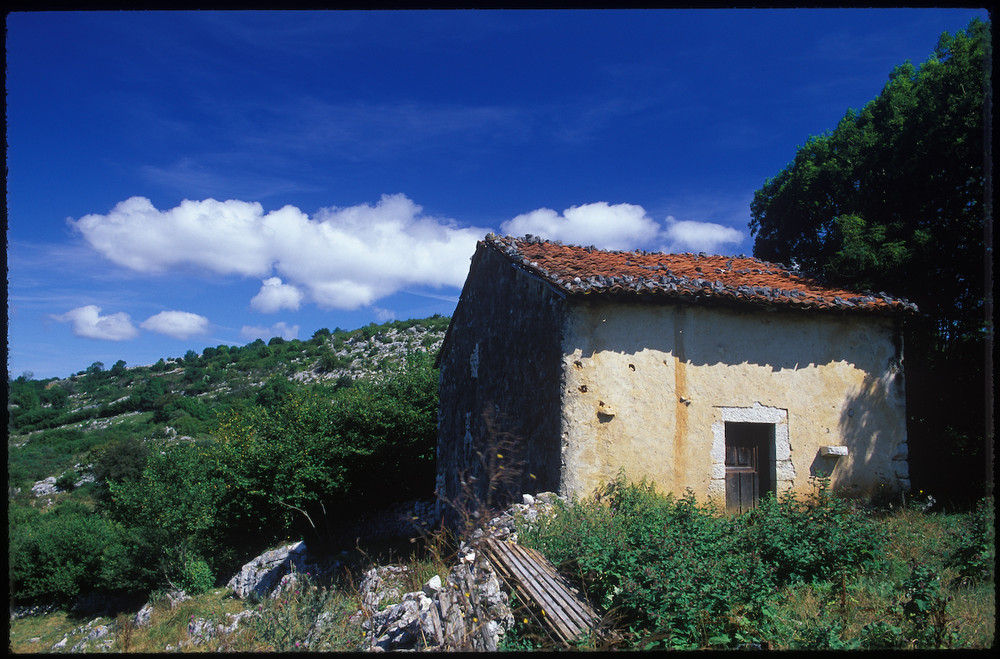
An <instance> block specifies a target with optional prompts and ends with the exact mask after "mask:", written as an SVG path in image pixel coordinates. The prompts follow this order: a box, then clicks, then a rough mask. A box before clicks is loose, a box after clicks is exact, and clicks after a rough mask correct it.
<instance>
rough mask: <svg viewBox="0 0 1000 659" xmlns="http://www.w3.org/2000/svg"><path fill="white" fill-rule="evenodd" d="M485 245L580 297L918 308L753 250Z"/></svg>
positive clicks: (525, 241) (501, 241)
mask: <svg viewBox="0 0 1000 659" xmlns="http://www.w3.org/2000/svg"><path fill="white" fill-rule="evenodd" d="M482 244H485V245H488V246H492V247H493V248H495V249H497V250H498V251H500V252H501V253H502V254H504V255H505V256H506V257H507V258H509V259H510V260H511V261H512V262H513V263H514V264H515V265H517V266H519V267H521V268H523V269H525V270H527V271H528V272H532V273H534V274H536V275H538V276H539V277H541V278H542V279H544V280H546V281H548V282H549V283H550V284H552V285H554V286H556V287H557V288H559V289H560V290H562V291H563V292H566V293H569V294H572V295H588V294H590V295H593V294H598V295H639V296H666V297H675V298H708V299H712V298H715V299H717V300H718V301H720V302H721V301H731V302H738V303H750V304H758V305H769V306H770V305H781V306H787V307H793V308H802V309H840V310H852V311H854V310H857V311H903V312H916V311H917V307H916V305H915V304H913V303H911V302H907V301H906V300H902V299H898V298H893V297H890V296H889V295H886V294H885V293H878V294H874V295H873V294H859V293H856V292H852V291H848V290H845V289H842V288H837V287H833V286H828V285H825V284H823V283H821V282H820V281H818V280H817V279H815V278H812V277H809V276H807V275H805V274H802V273H799V272H797V271H795V270H791V269H789V268H787V267H785V266H783V265H781V264H776V263H768V262H767V261H761V260H760V259H756V258H752V257H746V256H709V255H706V254H704V253H701V254H663V253H660V252H646V251H641V250H640V251H636V252H625V251H606V250H599V249H596V248H595V247H579V246H574V245H563V244H562V243H561V242H559V241H555V242H550V241H547V240H542V239H540V238H536V237H533V236H531V235H528V236H525V237H524V238H511V237H510V236H507V237H500V236H497V235H495V234H492V233H491V234H488V235H487V236H486V239H485V240H484V241H483V243H482Z"/></svg>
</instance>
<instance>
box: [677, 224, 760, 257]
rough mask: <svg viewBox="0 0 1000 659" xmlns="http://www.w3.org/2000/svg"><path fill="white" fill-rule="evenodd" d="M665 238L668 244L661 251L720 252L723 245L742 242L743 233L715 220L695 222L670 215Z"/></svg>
mask: <svg viewBox="0 0 1000 659" xmlns="http://www.w3.org/2000/svg"><path fill="white" fill-rule="evenodd" d="M663 238H664V240H665V241H666V244H665V245H664V246H663V247H662V248H661V250H660V251H664V252H708V253H710V254H718V253H720V249H721V247H722V246H723V245H728V244H739V243H740V242H742V241H743V234H742V233H741V232H740V231H738V230H736V229H733V228H732V227H727V226H724V225H722V224H716V223H714V222H695V221H693V220H677V219H675V218H673V217H668V218H667V224H666V227H665V228H664V231H663ZM722 251H725V250H722Z"/></svg>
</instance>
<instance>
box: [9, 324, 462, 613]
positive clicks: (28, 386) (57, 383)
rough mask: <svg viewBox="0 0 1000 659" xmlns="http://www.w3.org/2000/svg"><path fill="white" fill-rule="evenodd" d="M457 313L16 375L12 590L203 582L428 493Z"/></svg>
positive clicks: (71, 593) (12, 387) (32, 598)
mask: <svg viewBox="0 0 1000 659" xmlns="http://www.w3.org/2000/svg"><path fill="white" fill-rule="evenodd" d="M447 323H448V318H445V317H440V316H435V317H432V318H428V319H424V320H413V321H395V322H391V323H386V324H383V325H374V324H372V325H368V326H365V327H363V328H360V329H357V330H353V331H344V330H340V329H339V328H338V329H336V330H334V331H332V332H331V331H329V330H326V329H322V330H319V331H317V332H316V333H315V334H314V335H313V337H312V339H310V340H308V341H298V340H294V341H285V340H282V339H280V338H275V339H272V340H271V341H270V342H268V343H267V344H265V343H264V342H263V341H255V342H253V343H251V344H249V345H247V346H244V347H242V348H237V347H230V346H224V345H223V346H218V347H216V348H206V349H205V350H204V351H203V352H202V353H201V354H200V355H199V354H197V353H195V352H194V351H189V352H188V354H186V355H185V356H184V357H182V358H178V359H161V360H160V361H159V362H157V363H156V364H154V365H152V366H143V367H136V368H127V367H126V366H125V364H124V362H118V363H116V364H115V365H114V366H113V367H112V368H110V369H105V368H104V366H103V365H102V364H94V365H92V366H91V367H90V368H88V369H86V370H85V371H83V372H81V373H77V374H76V375H74V376H72V377H70V378H66V379H50V380H34V379H33V378H31V377H30V374H24V375H22V376H20V377H18V378H16V379H13V380H9V381H8V386H9V391H10V404H9V405H8V429H9V439H8V517H9V523H8V551H9V557H10V572H9V577H10V584H11V598H12V600H13V602H14V603H16V604H32V603H38V602H46V603H47V602H56V603H60V604H64V605H65V604H70V603H72V602H74V601H75V600H76V598H77V597H78V596H80V595H82V594H86V593H93V592H102V593H109V594H125V593H140V592H151V591H154V590H155V589H158V588H169V587H178V588H183V589H184V590H185V591H187V592H188V593H189V594H197V593H200V592H205V591H207V590H209V589H211V588H213V587H215V586H217V585H219V580H220V579H222V578H224V577H228V576H229V575H231V574H232V573H233V572H234V571H235V570H236V569H238V567H239V566H240V565H242V564H243V562H245V561H246V560H247V559H248V558H250V557H252V556H255V555H256V554H257V553H259V552H260V551H262V550H263V549H265V548H267V547H268V546H269V545H271V544H273V543H275V542H278V541H280V540H283V539H286V538H299V537H302V538H306V539H308V540H309V542H310V544H311V545H314V546H315V545H322V544H323V543H324V542H325V541H326V540H327V539H328V533H327V531H328V530H329V529H330V528H331V527H332V526H333V525H335V523H336V522H337V521H339V520H342V519H344V518H345V514H344V512H343V511H344V510H349V511H350V512H351V513H352V514H357V513H361V512H363V511H365V510H370V509H374V508H378V507H380V506H382V505H384V504H387V503H390V502H393V501H404V500H408V499H416V498H430V497H432V496H433V483H434V446H435V442H436V414H437V371H436V370H435V369H434V365H433V360H434V355H435V354H436V350H437V347H438V346H439V345H440V341H441V340H442V338H443V335H444V331H445V329H446V328H447ZM331 361H336V362H337V366H335V367H334V366H331V363H330V362H331ZM46 478H51V479H52V480H54V483H51V482H50V484H49V490H48V491H47V492H42V491H40V490H38V489H37V488H35V486H36V484H38V483H37V482H38V481H42V480H43V479H46ZM41 485H44V484H41ZM53 486H54V487H53ZM33 488H35V489H34V490H33ZM348 504H349V505H348ZM346 517H349V515H346Z"/></svg>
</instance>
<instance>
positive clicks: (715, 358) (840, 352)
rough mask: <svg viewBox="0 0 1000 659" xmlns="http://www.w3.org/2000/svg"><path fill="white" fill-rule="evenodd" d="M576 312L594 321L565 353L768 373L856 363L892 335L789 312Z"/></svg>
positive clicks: (862, 324)
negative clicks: (649, 354)
mask: <svg viewBox="0 0 1000 659" xmlns="http://www.w3.org/2000/svg"><path fill="white" fill-rule="evenodd" d="M678 310H679V313H676V315H675V312H677V311H678ZM583 311H584V313H585V315H587V316H589V317H590V318H592V319H593V320H594V322H593V324H592V326H591V327H590V328H589V330H588V329H583V330H582V331H581V333H580V335H577V336H576V337H574V338H575V341H573V342H567V343H566V344H565V345H564V349H565V351H566V352H567V353H568V354H572V353H573V351H574V350H575V349H579V350H580V352H581V354H582V355H583V356H584V357H591V356H593V355H594V354H595V353H597V352H600V351H611V352H618V353H621V354H626V355H631V354H637V353H639V352H642V351H644V350H654V351H657V352H662V353H670V354H673V355H675V356H676V357H678V358H679V359H681V360H682V361H685V362H687V363H689V364H692V365H695V366H705V365H715V364H727V365H739V364H751V365H755V366H762V367H766V368H769V369H770V370H771V371H772V372H778V371H783V370H797V369H804V368H807V367H810V366H819V365H826V364H830V363H835V362H839V361H843V362H845V363H848V364H852V365H855V366H861V365H862V363H864V362H867V361H869V360H870V359H872V358H873V357H874V355H875V354H876V353H877V352H878V351H879V342H878V341H877V340H876V338H877V337H878V336H879V335H881V334H882V333H883V332H888V333H890V334H891V333H892V332H893V331H894V330H893V329H892V327H891V326H887V325H883V324H881V323H879V322H876V323H872V322H870V321H871V320H872V319H862V318H856V317H845V316H837V315H833V314H828V315H823V314H808V313H803V312H795V311H771V312H764V311H759V310H753V311H738V310H731V309H718V308H712V309H706V308H700V307H692V308H683V307H680V308H678V307H669V308H657V307H655V306H645V305H625V304H622V305H611V306H609V307H607V308H604V307H600V306H593V307H589V308H587V307H584V308H583ZM602 318H607V319H611V318H614V319H615V320H616V321H618V322H613V323H612V322H604V321H602V320H601V319H602ZM629 318H631V319H632V321H629V320H627V319H629ZM882 345H884V344H882ZM776 346H777V347H776Z"/></svg>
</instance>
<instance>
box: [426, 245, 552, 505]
mask: <svg viewBox="0 0 1000 659" xmlns="http://www.w3.org/2000/svg"><path fill="white" fill-rule="evenodd" d="M562 308H563V300H562V298H561V297H560V296H559V295H558V294H556V293H555V292H554V291H553V290H552V288H551V287H550V286H548V285H547V284H545V283H543V282H542V281H541V280H539V279H538V278H537V277H534V276H532V275H530V274H527V273H525V272H524V271H522V270H519V269H516V268H515V266H513V265H512V264H511V263H510V261H509V260H507V259H505V258H504V257H502V256H500V255H499V254H497V253H496V252H495V251H494V250H493V249H492V248H489V247H484V246H480V247H479V249H478V250H477V252H476V254H475V256H474V257H473V261H472V266H471V270H470V273H469V277H468V278H467V280H466V285H465V289H464V290H463V291H462V297H461V300H460V302H459V304H458V306H457V308H456V309H455V313H454V315H453V316H452V320H451V327H450V328H449V334H448V337H447V338H446V341H445V344H444V346H443V347H442V352H441V357H440V369H441V370H440V383H441V384H440V388H439V392H440V407H439V412H438V449H437V487H438V492H439V493H441V494H443V495H444V496H445V497H446V498H447V499H448V500H449V501H452V502H455V501H457V500H459V499H460V498H461V496H462V495H463V487H462V484H461V482H462V480H463V478H464V479H465V481H466V482H470V481H469V478H468V477H469V476H472V477H474V478H475V479H476V481H475V482H476V483H477V485H478V486H480V487H479V488H478V491H477V492H476V493H475V494H476V496H479V497H480V498H483V497H484V496H485V492H484V491H483V489H482V487H484V486H485V484H486V482H487V480H486V479H487V478H488V476H489V474H487V473H484V471H483V470H482V462H481V461H480V459H479V457H478V455H477V454H482V455H483V457H484V458H486V459H487V460H488V462H491V463H493V468H494V469H495V470H497V471H498V467H500V466H503V467H504V470H505V471H506V472H507V473H508V474H510V473H516V474H518V475H519V479H518V481H517V482H515V483H512V484H511V485H512V487H511V488H510V491H509V494H510V495H511V496H516V495H517V494H519V493H520V492H522V491H523V492H539V491H544V490H554V489H555V488H556V487H557V486H558V482H559V407H558V406H559V400H560V389H561V388H560V385H559V381H560V377H561V367H562V352H561V349H560V329H561V327H562V317H561V313H562ZM498 443H500V444H503V443H512V444H513V445H512V446H508V447H507V448H506V449H504V450H499V451H498V450H494V449H495V446H496V444H498ZM491 447H494V448H491ZM498 453H499V454H500V455H502V456H503V457H502V458H497V457H496V456H497V454H498Z"/></svg>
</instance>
